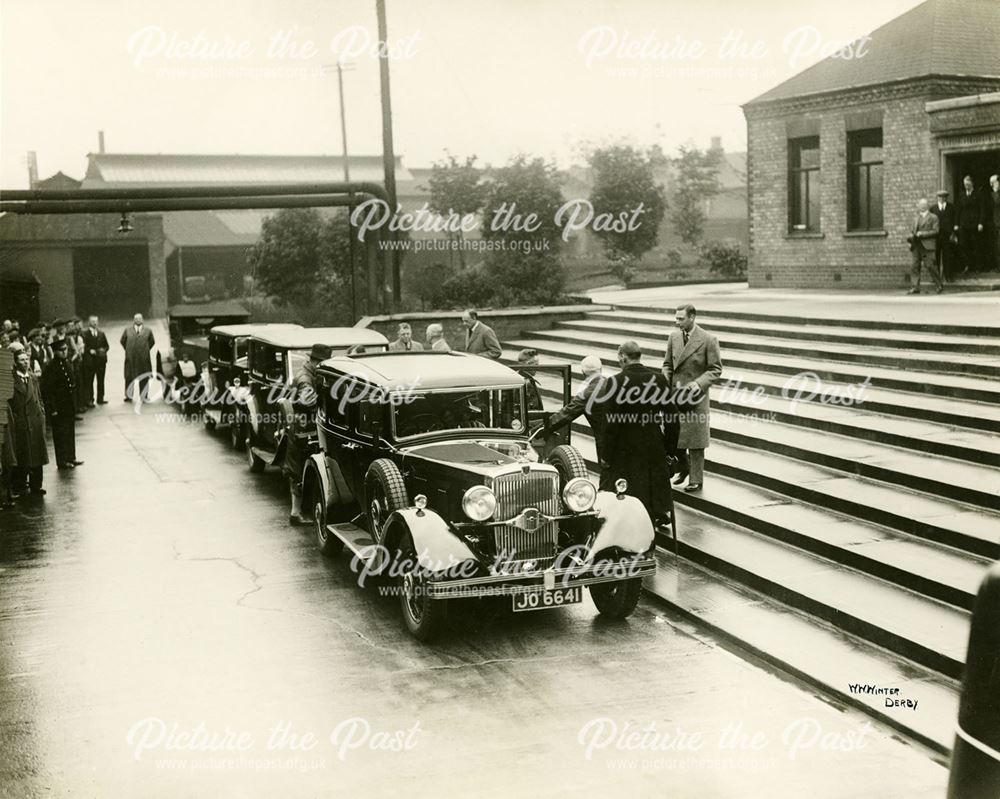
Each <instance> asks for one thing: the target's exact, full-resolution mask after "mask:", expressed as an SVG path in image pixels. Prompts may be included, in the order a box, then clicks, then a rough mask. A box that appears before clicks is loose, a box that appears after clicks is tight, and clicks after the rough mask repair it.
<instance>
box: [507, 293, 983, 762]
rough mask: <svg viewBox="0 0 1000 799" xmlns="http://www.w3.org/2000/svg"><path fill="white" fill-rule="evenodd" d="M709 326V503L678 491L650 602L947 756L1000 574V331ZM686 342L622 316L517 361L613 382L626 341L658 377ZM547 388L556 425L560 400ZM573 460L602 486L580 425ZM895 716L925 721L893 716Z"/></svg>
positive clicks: (636, 315)
mask: <svg viewBox="0 0 1000 799" xmlns="http://www.w3.org/2000/svg"><path fill="white" fill-rule="evenodd" d="M698 322H699V324H700V325H701V326H702V327H704V328H705V329H706V330H708V331H709V332H711V333H713V334H714V335H716V336H717V337H718V338H719V342H720V345H721V349H722V360H723V378H722V380H721V381H720V383H719V384H717V385H716V387H714V388H713V390H712V444H711V447H710V448H709V449H708V450H707V452H706V470H707V474H706V480H705V486H704V489H703V490H702V492H700V493H697V494H687V493H685V492H683V491H677V490H675V491H674V500H675V503H676V509H677V511H676V516H677V528H676V531H677V538H678V554H677V555H675V554H674V553H673V552H672V551H671V550H670V549H667V550H665V551H662V552H661V553H660V554H659V560H660V571H659V574H658V575H657V577H656V578H655V580H654V581H653V582H652V583H651V584H649V585H648V586H647V587H648V588H650V590H652V591H653V592H654V593H656V594H657V595H659V596H660V597H662V598H663V599H664V600H666V601H667V602H669V603H670V604H671V605H673V606H674V608H675V609H677V610H679V611H681V613H683V614H686V615H688V616H690V617H691V618H694V619H696V620H697V621H698V622H699V623H700V624H702V625H706V626H708V627H709V628H711V629H712V630H713V632H715V633H716V634H717V635H720V636H722V637H723V638H724V639H728V640H729V641H730V642H732V643H734V644H736V645H737V646H738V647H739V648H740V649H741V650H743V651H744V652H748V653H750V654H751V655H753V656H755V657H758V658H760V659H762V660H764V661H766V662H767V663H769V664H771V665H772V666H778V667H779V668H780V669H782V670H783V671H785V672H787V673H789V674H792V675H794V677H796V678H798V679H800V680H803V681H805V682H807V683H809V684H811V685H812V686H814V687H817V688H819V689H821V691H822V692H824V694H825V695H826V696H828V697H829V698H831V699H832V700H833V701H836V702H840V703H845V704H850V705H854V706H857V707H861V708H863V709H865V710H866V711H867V712H869V713H871V714H873V715H874V716H876V717H878V718H879V719H881V720H882V721H883V722H886V723H888V724H890V725H892V726H894V727H896V728H897V729H899V730H901V731H903V732H904V733H906V734H907V735H908V736H910V737H912V738H914V739H916V740H918V741H920V742H922V743H924V744H925V745H927V746H929V747H930V748H931V749H932V750H933V751H935V752H937V753H940V754H947V752H948V751H949V749H950V747H951V745H952V741H953V738H954V724H955V717H956V711H957V701H958V690H959V682H958V681H959V680H960V679H961V674H962V669H963V662H964V658H965V649H966V644H967V636H968V630H969V620H970V610H971V608H972V603H973V600H974V598H975V594H976V590H977V588H978V585H979V582H980V580H981V578H982V576H983V574H984V572H985V570H986V568H987V566H988V565H989V564H990V563H991V562H992V561H993V560H994V559H996V558H998V557H1000V471H998V468H997V467H998V466H1000V436H998V432H1000V357H998V356H1000V327H998V328H983V327H962V326H947V325H935V324H933V323H930V322H929V323H927V324H915V323H910V324H894V323H892V322H889V321H884V322H858V321H852V320H846V319H841V320H818V319H805V318H796V317H794V316H774V315H765V314H758V313H735V312H717V313H714V312H712V310H711V308H710V307H709V308H707V309H704V310H702V309H699V315H698ZM672 328H673V311H672V310H666V309H658V308H636V307H617V308H616V309H613V310H605V311H596V312H593V313H590V314H587V315H586V316H585V317H584V318H582V319H579V320H574V321H565V322H561V323H557V324H556V326H555V327H553V328H551V329H548V330H544V331H533V332H530V333H525V334H524V336H523V337H522V338H519V339H517V340H513V341H507V342H505V347H506V349H505V352H504V358H505V359H508V360H510V361H513V360H514V359H516V355H517V352H518V351H519V350H520V349H521V348H524V347H533V348H535V349H537V350H539V352H540V354H541V356H542V362H543V363H546V362H547V363H571V364H573V366H574V377H575V379H577V380H579V379H580V378H581V374H580V373H579V370H578V363H579V361H580V359H581V358H582V357H583V356H584V355H590V354H594V355H598V356H599V357H601V359H602V360H603V361H604V363H605V364H606V369H605V372H606V373H607V372H611V371H614V370H615V369H616V368H617V358H616V348H617V346H618V344H619V343H620V342H621V341H623V340H625V339H627V338H632V339H635V340H636V341H638V342H639V344H640V345H641V346H642V348H643V352H644V363H646V364H647V365H650V366H658V365H659V363H660V362H661V360H662V357H663V351H664V346H665V340H666V336H667V334H668V333H669V331H670V330H671V329H672ZM540 383H541V385H542V388H543V390H544V392H545V395H546V406H547V407H558V402H559V399H558V394H557V385H556V383H555V382H554V380H553V379H551V378H548V377H546V376H545V375H544V374H543V375H541V376H540ZM823 397H825V398H826V401H825V402H824V401H821V398H823ZM845 400H846V401H845ZM852 402H853V404H851V403H852ZM573 443H574V444H575V445H576V446H577V447H578V448H579V449H580V450H581V451H582V452H583V454H584V456H585V457H586V458H587V459H588V461H589V463H590V465H591V468H592V469H596V463H595V462H594V461H595V458H594V446H593V439H592V437H591V435H590V430H589V428H588V426H587V424H586V420H585V419H584V418H583V417H581V418H580V419H579V420H578V421H577V422H576V423H575V424H574V427H573ZM864 685H877V686H879V687H883V688H898V689H899V692H898V694H895V695H893V696H890V697H886V696H884V695H882V694H880V693H867V692H866V689H864V688H859V687H858V686H864ZM900 698H901V699H910V700H915V701H916V702H917V706H916V708H913V707H908V706H906V705H905V704H903V705H901V706H889V702H888V701H887V699H900Z"/></svg>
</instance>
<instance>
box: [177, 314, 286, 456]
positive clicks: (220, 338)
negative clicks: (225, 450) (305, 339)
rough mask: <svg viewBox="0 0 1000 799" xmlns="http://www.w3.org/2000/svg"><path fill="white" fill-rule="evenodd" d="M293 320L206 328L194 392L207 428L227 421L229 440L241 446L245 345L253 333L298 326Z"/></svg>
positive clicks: (245, 359)
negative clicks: (205, 350)
mask: <svg viewBox="0 0 1000 799" xmlns="http://www.w3.org/2000/svg"><path fill="white" fill-rule="evenodd" d="M301 329H302V326H301V325H295V324H243V325H219V326H217V327H213V328H212V329H211V330H209V331H208V359H207V360H206V361H205V363H204V364H203V365H202V368H201V382H200V385H199V387H198V390H197V391H196V392H194V399H195V402H196V403H197V404H198V405H199V406H200V410H201V413H202V414H203V418H204V421H205V426H206V427H207V428H208V429H209V430H214V429H215V427H216V426H217V425H228V427H229V438H230V443H231V444H232V445H233V447H235V448H237V449H238V448H240V447H242V446H243V442H244V439H245V436H244V434H243V432H242V430H241V427H240V425H239V424H234V422H238V421H239V418H240V414H239V413H238V410H239V408H241V407H242V406H243V405H244V404H245V402H246V397H245V394H246V384H247V375H246V370H247V347H248V344H249V341H250V337H251V336H252V335H254V334H255V333H264V332H268V331H278V330H301Z"/></svg>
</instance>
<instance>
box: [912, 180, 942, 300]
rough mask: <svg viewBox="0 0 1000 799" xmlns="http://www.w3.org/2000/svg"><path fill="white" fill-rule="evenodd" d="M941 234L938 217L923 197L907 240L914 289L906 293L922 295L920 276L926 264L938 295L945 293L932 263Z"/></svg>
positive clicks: (919, 202) (918, 204)
mask: <svg viewBox="0 0 1000 799" xmlns="http://www.w3.org/2000/svg"><path fill="white" fill-rule="evenodd" d="M939 232H940V227H939V223H938V218H937V216H936V215H935V214H932V213H931V212H930V209H929V207H928V205H927V200H926V199H925V198H923V197H921V198H920V200H919V201H918V202H917V216H916V218H915V219H914V220H913V224H912V225H910V237H909V238H908V239H907V241H909V242H910V252H912V253H913V273H912V282H913V287H912V288H911V289H910V290H909V291H908V292H906V293H907V294H919V293H920V274H921V272H922V271H923V267H924V265H925V264H926V266H927V273H928V274H929V275H930V276H931V280H933V281H934V285H935V287H936V289H937V293H938V294H940V293H941V292H942V291H944V285H943V284H942V282H941V276H940V275H939V274H938V273H937V269H936V268H935V267H934V264H933V263H932V261H933V260H934V251H935V250H936V249H937V243H938V233H939Z"/></svg>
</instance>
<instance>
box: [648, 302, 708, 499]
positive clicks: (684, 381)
mask: <svg viewBox="0 0 1000 799" xmlns="http://www.w3.org/2000/svg"><path fill="white" fill-rule="evenodd" d="M695 316H696V311H695V308H694V306H693V305H690V304H688V305H682V306H680V307H679V308H678V309H677V311H676V313H675V314H674V321H675V323H676V325H677V329H676V330H674V331H673V332H672V333H671V334H670V335H669V336H668V337H667V352H666V355H665V356H664V357H663V376H664V377H665V378H666V379H667V382H668V383H669V385H670V390H671V396H672V397H673V399H674V401H675V403H676V407H677V408H678V410H679V413H678V422H679V430H678V436H677V451H678V453H679V455H680V459H681V464H680V471H679V472H678V473H677V478H676V479H675V480H674V485H678V486H679V485H680V484H681V483H683V482H684V480H687V481H688V484H687V485H686V486H685V487H684V490H685V491H700V490H701V487H702V484H703V483H704V482H705V474H704V472H705V448H706V447H708V442H709V437H710V431H709V399H708V390H709V388H710V387H711V385H712V384H713V383H714V382H715V381H716V380H718V379H719V377H720V376H721V375H722V358H721V357H720V355H719V341H718V339H716V338H715V336H712V335H709V334H708V333H706V332H705V331H704V330H702V329H701V328H700V327H698V325H697V324H695Z"/></svg>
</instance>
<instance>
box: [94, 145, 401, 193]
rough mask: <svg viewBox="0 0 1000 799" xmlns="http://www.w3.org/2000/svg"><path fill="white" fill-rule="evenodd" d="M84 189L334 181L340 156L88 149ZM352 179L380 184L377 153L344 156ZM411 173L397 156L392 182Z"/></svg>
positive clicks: (340, 171) (341, 172)
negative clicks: (94, 150) (118, 151)
mask: <svg viewBox="0 0 1000 799" xmlns="http://www.w3.org/2000/svg"><path fill="white" fill-rule="evenodd" d="M87 160H88V164H87V174H86V175H85V176H84V178H83V188H85V189H92V188H106V187H118V188H124V187H142V186H180V185H191V184H198V185H200V184H213V183H299V182H302V183H304V182H336V181H342V180H343V179H344V159H343V157H342V156H339V155H176V154H163V153H151V154H140V153H88V154H87ZM348 166H349V167H350V172H351V180H352V181H359V182H362V181H371V182H376V183H382V182H383V178H384V175H383V170H382V156H381V155H352V156H350V157H349V158H348ZM412 179H413V178H412V176H411V175H410V172H409V170H408V169H406V167H404V166H403V160H402V156H396V180H397V181H410V180H412Z"/></svg>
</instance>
